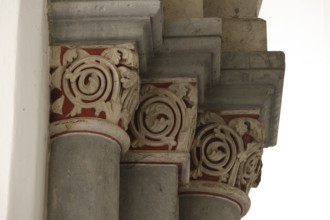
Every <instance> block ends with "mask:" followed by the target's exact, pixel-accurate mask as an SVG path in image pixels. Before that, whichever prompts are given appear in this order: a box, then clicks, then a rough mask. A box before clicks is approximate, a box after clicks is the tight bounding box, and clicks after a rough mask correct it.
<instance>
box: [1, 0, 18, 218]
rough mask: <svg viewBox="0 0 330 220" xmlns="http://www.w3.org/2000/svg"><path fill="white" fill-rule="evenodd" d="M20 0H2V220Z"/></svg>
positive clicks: (11, 127)
mask: <svg viewBox="0 0 330 220" xmlns="http://www.w3.org/2000/svg"><path fill="white" fill-rule="evenodd" d="M18 9H19V1H18V0H1V1H0V30H1V34H0V48H1V53H0V66H1V70H0V167H1V169H0V219H1V220H2V219H6V216H7V207H8V187H9V173H10V157H11V146H12V142H13V138H12V137H13V120H14V114H13V110H14V91H15V90H14V85H15V71H16V68H15V64H16V38H17V24H18Z"/></svg>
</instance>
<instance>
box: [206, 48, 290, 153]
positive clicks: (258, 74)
mask: <svg viewBox="0 0 330 220" xmlns="http://www.w3.org/2000/svg"><path fill="white" fill-rule="evenodd" d="M284 68H285V62H284V53H283V52H224V53H223V54H222V70H221V81H220V83H219V84H217V85H215V86H214V87H213V88H212V89H209V90H208V91H206V97H207V98H206V99H205V102H204V104H203V108H204V109H218V110H238V109H241V110H255V111H259V113H258V114H260V120H261V121H262V124H263V126H264V127H265V136H266V138H265V146H266V147H267V146H274V145H276V142H277V131H278V125H279V118H280V109H281V100H282V90H283V81H284Z"/></svg>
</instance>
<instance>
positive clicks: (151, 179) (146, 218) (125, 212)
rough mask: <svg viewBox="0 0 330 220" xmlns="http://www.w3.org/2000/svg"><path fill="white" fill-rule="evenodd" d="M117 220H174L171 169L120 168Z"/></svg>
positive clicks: (175, 195)
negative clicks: (118, 216)
mask: <svg viewBox="0 0 330 220" xmlns="http://www.w3.org/2000/svg"><path fill="white" fill-rule="evenodd" d="M120 171H121V174H120V179H121V185H120V220H177V219H178V168H177V166H175V165H151V164H148V165H142V164H123V165H121V170H120Z"/></svg>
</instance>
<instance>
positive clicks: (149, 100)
mask: <svg viewBox="0 0 330 220" xmlns="http://www.w3.org/2000/svg"><path fill="white" fill-rule="evenodd" d="M196 108H197V94H196V83H195V81H190V82H187V80H183V79H182V81H180V80H176V81H175V80H174V81H170V80H165V79H164V80H158V81H153V82H146V83H143V85H142V87H141V98H140V104H139V108H138V109H137V111H136V112H135V115H134V118H133V119H132V122H131V124H130V132H131V134H132V148H133V149H147V150H178V151H185V152H189V148H190V146H191V140H192V137H193V133H194V128H195V124H196V114H197V110H196Z"/></svg>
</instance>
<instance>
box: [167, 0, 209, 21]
mask: <svg viewBox="0 0 330 220" xmlns="http://www.w3.org/2000/svg"><path fill="white" fill-rule="evenodd" d="M163 4H164V17H165V20H174V19H179V18H202V17H203V0H180V1H178V0H164V1H163Z"/></svg>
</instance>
